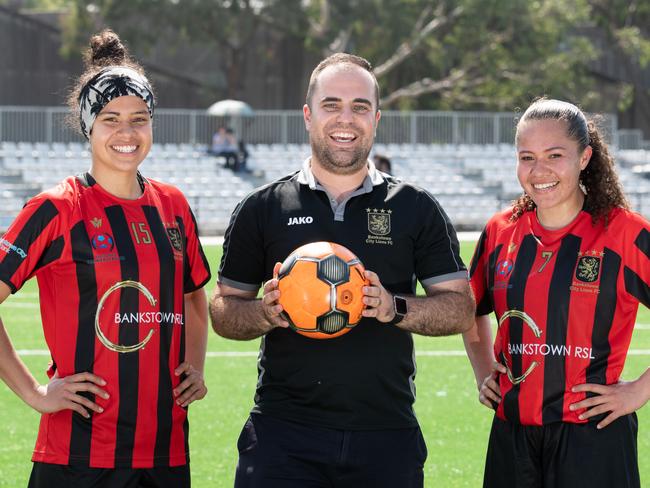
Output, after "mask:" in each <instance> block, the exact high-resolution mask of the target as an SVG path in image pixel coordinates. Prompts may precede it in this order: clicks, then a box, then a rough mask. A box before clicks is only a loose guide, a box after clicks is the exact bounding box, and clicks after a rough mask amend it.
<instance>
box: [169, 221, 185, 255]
mask: <svg viewBox="0 0 650 488" xmlns="http://www.w3.org/2000/svg"><path fill="white" fill-rule="evenodd" d="M166 229H167V235H168V236H169V242H171V243H172V247H173V248H174V251H177V252H183V239H182V238H181V231H180V230H178V229H177V228H176V227H167V228H166Z"/></svg>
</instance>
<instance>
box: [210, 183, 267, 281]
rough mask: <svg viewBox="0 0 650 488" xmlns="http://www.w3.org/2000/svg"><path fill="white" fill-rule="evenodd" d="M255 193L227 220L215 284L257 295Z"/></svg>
mask: <svg viewBox="0 0 650 488" xmlns="http://www.w3.org/2000/svg"><path fill="white" fill-rule="evenodd" d="M263 208H264V202H263V200H262V199H261V197H260V195H259V193H253V194H251V195H249V196H248V197H246V198H245V199H244V200H242V201H241V202H240V203H239V204H238V205H237V207H236V208H235V210H234V211H233V213H232V215H231V217H230V223H229V224H228V228H227V229H226V234H225V235H224V243H223V255H222V256H221V266H220V267H219V282H220V283H223V284H225V285H228V286H232V287H234V288H239V289H241V290H247V291H257V290H258V289H259V287H260V285H261V284H262V282H263V281H264V245H263V244H264V243H263V234H262V227H261V218H260V217H261V215H262V214H261V211H262V209H263Z"/></svg>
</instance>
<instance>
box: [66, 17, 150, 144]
mask: <svg viewBox="0 0 650 488" xmlns="http://www.w3.org/2000/svg"><path fill="white" fill-rule="evenodd" d="M83 57H84V72H83V73H82V74H81V76H79V79H78V80H77V82H76V83H75V85H74V87H73V88H72V89H71V90H70V92H69V94H68V98H67V103H68V107H69V108H70V114H69V116H68V117H67V122H68V125H70V126H71V127H73V128H74V129H75V130H77V131H79V132H80V133H81V131H80V128H79V94H80V93H81V90H82V89H83V87H84V86H85V85H86V83H88V82H89V81H90V80H91V79H92V78H93V77H94V76H95V75H96V74H97V73H99V72H100V71H101V70H102V69H104V68H106V67H108V66H124V67H126V68H131V69H133V70H135V71H137V72H138V73H140V74H142V75H144V74H145V73H144V70H143V69H142V66H140V65H139V64H138V63H137V62H136V61H135V60H133V58H131V57H130V56H129V52H128V50H127V48H126V46H124V44H122V41H121V40H120V38H119V36H118V35H117V34H116V33H115V32H113V31H112V30H111V29H104V30H103V31H101V32H99V33H98V34H95V35H94V36H92V37H91V38H90V46H89V47H88V49H86V51H85V52H84V54H83Z"/></svg>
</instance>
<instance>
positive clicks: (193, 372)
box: [174, 288, 208, 407]
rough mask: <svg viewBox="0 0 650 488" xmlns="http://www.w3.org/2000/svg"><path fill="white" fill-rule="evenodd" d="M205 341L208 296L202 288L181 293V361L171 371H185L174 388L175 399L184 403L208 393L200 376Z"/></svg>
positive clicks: (185, 405)
mask: <svg viewBox="0 0 650 488" xmlns="http://www.w3.org/2000/svg"><path fill="white" fill-rule="evenodd" d="M207 343H208V299H207V298H206V296H205V290H204V289H203V288H201V289H199V290H195V291H193V292H191V293H186V294H185V361H184V362H183V363H181V364H180V365H179V366H178V367H177V368H176V370H175V371H174V373H175V374H176V376H181V375H185V377H184V378H183V381H182V382H181V383H180V384H179V385H178V386H177V387H176V388H174V396H176V397H177V398H176V403H177V404H178V405H180V406H181V407H187V406H188V405H189V404H190V403H192V402H193V401H195V400H201V399H202V398H204V397H205V395H207V393H208V389H207V387H206V386H205V380H204V378H203V371H204V367H205V350H206V347H207Z"/></svg>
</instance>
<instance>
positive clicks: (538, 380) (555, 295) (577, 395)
mask: <svg viewBox="0 0 650 488" xmlns="http://www.w3.org/2000/svg"><path fill="white" fill-rule="evenodd" d="M515 143H516V148H517V157H518V161H517V177H518V179H519V182H520V184H521V186H522V188H523V190H524V194H523V195H522V196H521V197H520V198H519V199H518V200H517V201H515V202H514V204H513V206H512V208H510V209H508V210H505V211H503V212H500V213H498V214H497V215H495V216H494V217H493V218H492V219H491V220H490V221H489V222H488V224H487V226H486V227H485V229H484V231H483V234H482V236H481V238H480V241H479V243H478V245H477V248H476V252H475V254H474V258H473V260H472V265H471V267H470V269H471V270H472V271H471V284H472V288H473V290H474V294H475V297H476V301H477V317H476V323H475V326H474V327H473V328H472V329H471V330H470V331H468V332H466V333H465V334H464V340H465V348H466V349H467V354H468V356H469V358H470V361H471V363H472V366H473V368H474V374H475V376H476V381H477V384H478V387H479V401H480V402H481V403H483V404H484V405H485V406H487V407H489V408H493V409H495V410H496V415H495V417H494V420H493V423H492V432H491V434H490V441H489V445H488V451H487V459H486V463H485V479H484V485H483V486H485V487H495V488H496V487H504V486H518V487H532V486H545V487H567V486H590V487H594V486H598V487H612V486H616V487H617V488H627V487H639V486H640V482H639V470H638V460H637V418H636V414H635V413H634V412H635V411H636V410H638V409H639V408H641V407H642V406H643V405H644V404H645V403H646V402H647V401H648V399H649V398H650V369H647V370H646V371H645V372H644V373H643V374H642V375H641V376H640V377H639V378H638V379H636V380H634V381H630V382H627V381H622V380H621V379H620V375H621V372H622V371H623V366H624V363H625V357H626V354H627V350H628V346H629V344H630V339H631V336H632V331H633V329H634V322H635V318H636V313H637V309H638V305H639V303H641V304H642V305H645V306H646V307H650V292H649V290H650V223H649V222H648V221H647V220H645V219H644V218H643V217H641V216H640V215H638V214H636V213H632V212H631V211H630V210H629V209H628V204H627V200H626V198H625V196H624V194H623V190H622V188H621V186H620V184H619V182H618V177H617V175H616V172H615V170H614V161H613V159H612V157H611V156H610V154H609V151H608V149H607V146H606V144H605V142H604V141H603V139H602V136H601V134H600V133H599V131H598V129H597V127H596V125H595V124H594V123H593V121H590V120H587V119H586V118H585V115H584V114H583V113H582V111H581V110H580V109H579V108H578V107H576V106H575V105H572V104H570V103H567V102H563V101H559V100H549V99H540V100H537V101H535V102H534V103H533V104H532V105H531V106H530V107H528V109H527V110H526V111H525V112H524V114H523V116H522V117H521V119H520V120H519V123H518V124H517V132H516V140H515ZM492 312H494V314H495V316H496V320H497V323H498V324H499V325H498V332H497V336H496V341H495V343H494V347H492V339H491V335H492V334H491V326H490V319H489V314H490V313H492Z"/></svg>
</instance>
